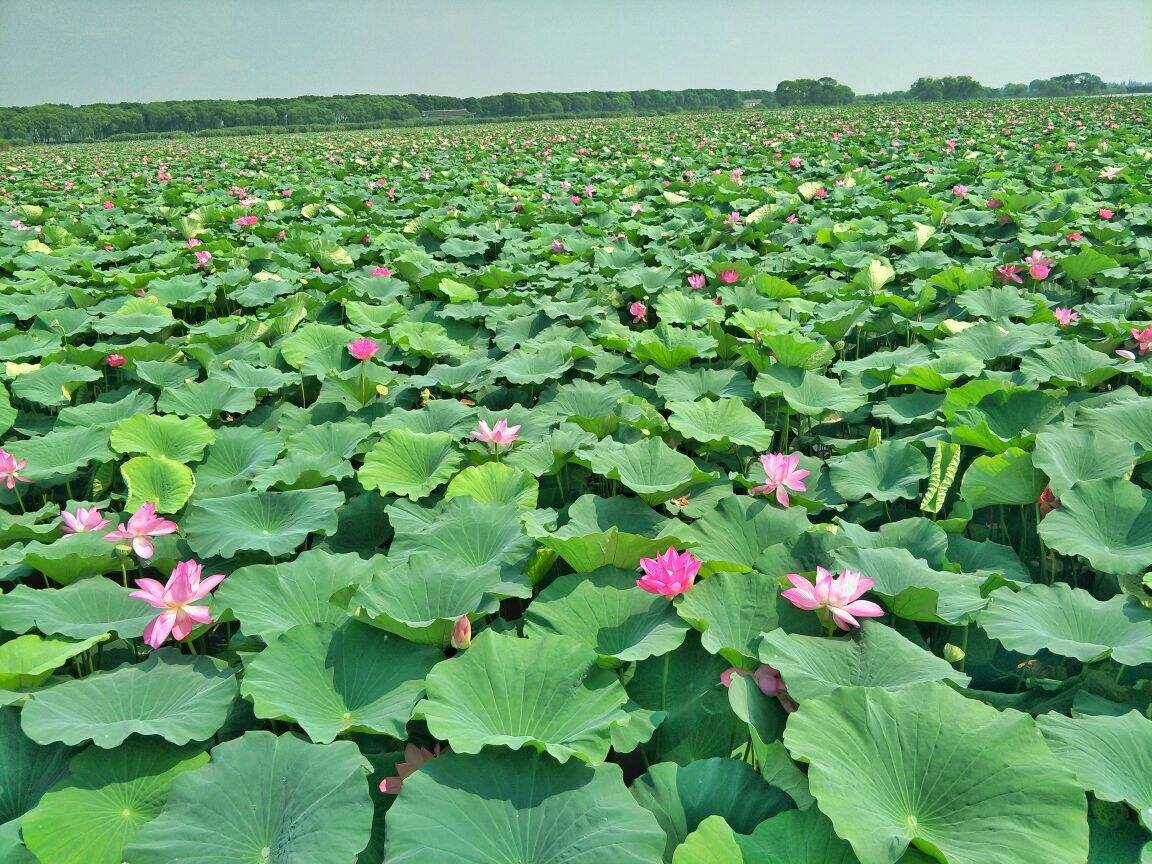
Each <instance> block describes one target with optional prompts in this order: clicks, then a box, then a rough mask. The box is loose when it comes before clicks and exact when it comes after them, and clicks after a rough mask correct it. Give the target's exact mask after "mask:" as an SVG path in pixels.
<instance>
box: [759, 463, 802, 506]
mask: <svg viewBox="0 0 1152 864" xmlns="http://www.w3.org/2000/svg"><path fill="white" fill-rule="evenodd" d="M760 464H761V466H763V468H764V477H765V479H766V480H767V482H766V483H764V485H763V486H753V487H752V488H751V489H749V490H748V494H749V495H758V494H760V493H761V492H763V493H764V494H765V495H771V494H772V493H773V492H775V493H776V500H777V501H779V502H780V506H781V507H787V506H788V505H789V503H790V502H789V498H788V492H789V490H791V491H792V492H807V491H808V487H807V486H806V485H805V484H804V478H805V477H807V476H808V475H809V474H811V473H812V472H811V471H809V470H807V469H806V468H797V467H796V466H797V465H799V464H800V454H799V453H792V454H790V455H788V456H785V455H784V454H782V453H765V454H764V455H763V456H761V457H760Z"/></svg>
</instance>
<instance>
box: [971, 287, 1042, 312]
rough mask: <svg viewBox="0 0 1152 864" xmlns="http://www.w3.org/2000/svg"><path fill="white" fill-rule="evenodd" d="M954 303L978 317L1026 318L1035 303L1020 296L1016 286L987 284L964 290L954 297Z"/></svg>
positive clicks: (1033, 309) (1034, 308) (1034, 307)
mask: <svg viewBox="0 0 1152 864" xmlns="http://www.w3.org/2000/svg"><path fill="white" fill-rule="evenodd" d="M956 305H957V306H960V307H961V308H963V309H967V310H968V312H969V313H970V314H972V315H973V316H975V317H978V318H991V319H1005V320H1007V319H1008V318H1027V317H1028V316H1029V315H1031V314H1032V313H1033V312H1035V311H1036V304H1035V302H1033V301H1030V300H1028V299H1026V298H1024V297H1021V296H1020V290H1019V289H1018V288H1012V287H1010V286H1008V285H998V286H996V287H992V286H988V287H986V288H977V289H976V290H974V291H965V292H964V293H963V294H961V295H960V296H959V297H957V298H956Z"/></svg>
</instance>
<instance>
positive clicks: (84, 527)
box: [60, 507, 108, 534]
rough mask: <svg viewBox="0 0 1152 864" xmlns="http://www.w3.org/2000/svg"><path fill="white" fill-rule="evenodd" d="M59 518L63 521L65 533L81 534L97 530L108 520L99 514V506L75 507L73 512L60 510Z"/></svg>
mask: <svg viewBox="0 0 1152 864" xmlns="http://www.w3.org/2000/svg"><path fill="white" fill-rule="evenodd" d="M60 519H61V520H62V521H63V522H64V533H65V534H82V533H84V532H85V531H99V530H100V529H101V528H103V527H104V526H105V525H107V524H108V520H107V519H105V518H104V517H103V516H102V515H101V514H100V508H98V507H77V508H76V512H75V513H69V512H68V511H67V510H61V511H60Z"/></svg>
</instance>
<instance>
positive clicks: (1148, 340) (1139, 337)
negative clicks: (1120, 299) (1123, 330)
mask: <svg viewBox="0 0 1152 864" xmlns="http://www.w3.org/2000/svg"><path fill="white" fill-rule="evenodd" d="M1132 338H1133V339H1135V340H1136V350H1138V351H1139V352H1140V353H1141V354H1147V353H1148V351H1149V350H1150V349H1152V325H1149V326H1147V327H1145V328H1144V329H1143V330H1141V329H1140V328H1138V327H1133V328H1132Z"/></svg>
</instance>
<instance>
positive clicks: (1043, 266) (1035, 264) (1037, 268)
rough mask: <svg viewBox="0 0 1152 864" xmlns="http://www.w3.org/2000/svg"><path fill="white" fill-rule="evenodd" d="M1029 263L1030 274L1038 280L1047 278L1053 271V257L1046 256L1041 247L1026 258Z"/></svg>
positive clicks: (1026, 262)
mask: <svg viewBox="0 0 1152 864" xmlns="http://www.w3.org/2000/svg"><path fill="white" fill-rule="evenodd" d="M1024 263H1025V264H1027V265H1028V275H1029V276H1031V277H1032V278H1033V279H1036V280H1037V281H1040V280H1043V279H1047V278H1048V274H1049V273H1051V272H1052V259H1051V258H1046V257H1045V256H1044V253H1043V252H1041V251H1040V250H1039V249H1033V250H1032V254H1031V255H1029V256H1028V257H1027V258H1025V259H1024Z"/></svg>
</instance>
